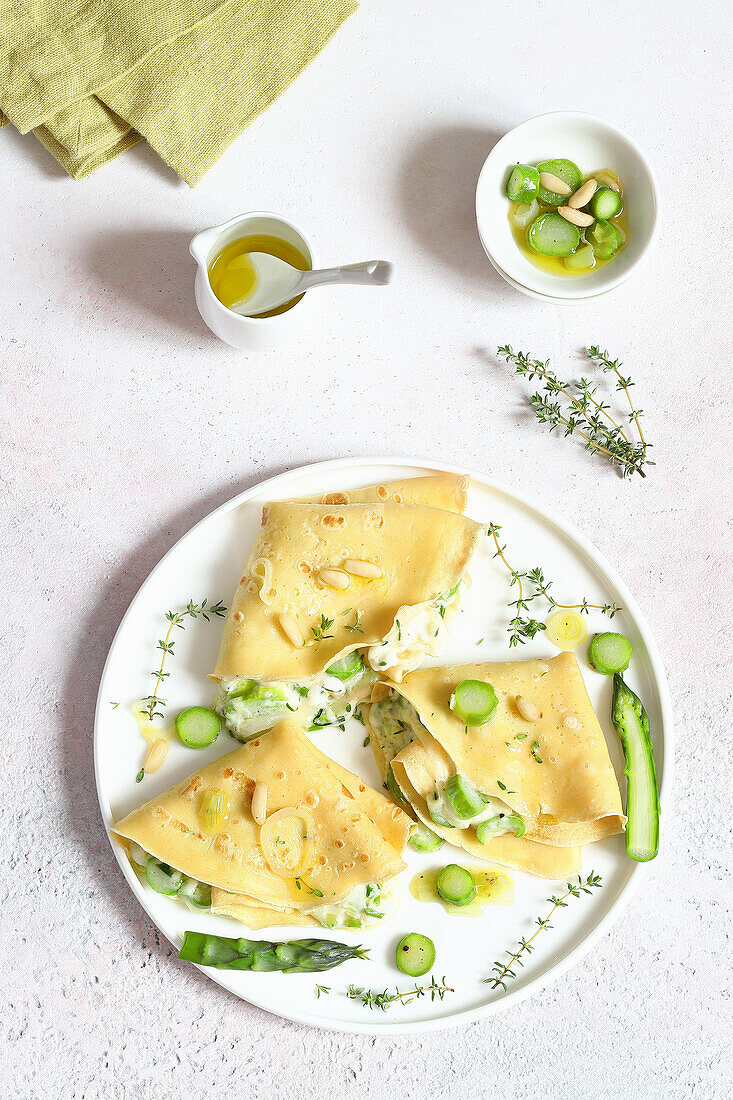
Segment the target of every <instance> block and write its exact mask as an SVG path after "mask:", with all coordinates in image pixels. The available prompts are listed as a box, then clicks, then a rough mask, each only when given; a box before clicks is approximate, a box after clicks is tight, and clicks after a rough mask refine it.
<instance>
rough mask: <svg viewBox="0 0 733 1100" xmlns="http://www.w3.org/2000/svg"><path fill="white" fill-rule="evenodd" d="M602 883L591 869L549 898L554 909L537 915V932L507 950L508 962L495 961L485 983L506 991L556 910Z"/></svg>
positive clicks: (548, 926)
mask: <svg viewBox="0 0 733 1100" xmlns="http://www.w3.org/2000/svg"><path fill="white" fill-rule="evenodd" d="M602 885H603V882H602V880H601V876H600V875H595V874H594V873H593V872H592V871H591V873H590V874H589V875H588V878H587V879H585V881H584V880H583V879H582V878H581V876H580V875H578V881H577V883H572V882H568V883H567V890H566V891H565V893H564V894H561V895H560V897H555V896H554V895H553V896H552V897H550V898H548V899H547V900H548V902H549V903H550V904H551V905H552V909H550V911H549V913H548V914H547V916H546V917H537V919H536V921H535V924H536V925H537V929H536V930H535V932H534V933H533V934H532V935H531V936H530V937H529V939H525V938H524V937H522V938H521V939H520V940H518V942H517V950H516V951H509V950H507V951H505V952H504V954H505V955H506V956H507V960H506V962H501V961H497V962H495V963H493V965H492V967H491V969H492V971H493V974H492V975H491V976H490V977H488V978H484V979H483V981H484V983H488V984H489V985H490V986H491V988H492V989H498V988H499V986H501V988H502V989H503V990H504V992H505V993H506V991H507V988H506V983H507V982H508V981H510V980H511V979H512V978H516V976H517V971H516V970H515V969H514V968H515V967H517V966H524V959H523V958H522V956H523V955H525V954H527V955H529V954H531V952H532V951H534V941H535V939H536V938H537V936H539V934H540V932H541V931H542V930H543V929H547V930H549V929H551V928H552V925H551V924H550V920H551V919H552V917H553V916H554V914H555V912H556V911H557V910H558V909H560V908H563V909H564V908H565V907H566V906H567V903H568V901H567V899H568V898H570V897H573V898H579V897H580V895H581V893H583V894H590V893H592V892H593V890H594V889H600V888H601V886H602Z"/></svg>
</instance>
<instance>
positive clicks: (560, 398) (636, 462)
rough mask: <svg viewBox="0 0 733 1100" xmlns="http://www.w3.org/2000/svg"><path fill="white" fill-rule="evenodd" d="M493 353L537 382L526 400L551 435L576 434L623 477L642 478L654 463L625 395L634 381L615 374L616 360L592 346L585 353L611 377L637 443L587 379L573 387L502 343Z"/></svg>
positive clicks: (618, 372) (618, 367)
mask: <svg viewBox="0 0 733 1100" xmlns="http://www.w3.org/2000/svg"><path fill="white" fill-rule="evenodd" d="M497 354H498V355H500V356H502V357H503V358H504V359H506V361H507V362H508V363H511V365H512V366H513V367H514V369H515V371H516V373H517V374H519V375H524V376H526V377H527V378H528V379H529V381H530V382H531V381H533V380H534V379H535V378H538V379H540V381H541V385H542V390H541V391H538V392H537V393H534V394H532V396H531V397H530V399H529V400H530V405H531V406H532V409H533V410H534V413H535V416H536V417H537V419H538V420H539V422H540V424H547V425H548V426H549V429H550V431H551V432H553V431H555V429H556V428H561V429H562V430H563V434H564V435H565V436H570V435H575V436H577V437H578V438H579V439H581V440H582V441H583V446H584V448H585V450H586V451H594V452H595V453H597V454H600V455H602V457H603V458H605V459H607V460H608V461H609V462H610V463H611V464H612V465H613V466H616V467H617V468H618V469H619V470H620V472H621V475H622V476H623V477H630V476H631V475H632V474H634V473H637V474H639V475H640V476H641V477H646V474H645V473H644V467H645V466H653V465H654V463H653V462H652V461H651V459H650V458H649V457H648V455H647V451H648V450H649V447H650V444H649V443H647V441H646V439H645V438H644V433H643V432H642V429H641V423H640V419H641V416H642V410H641V409H637V408H636V407H635V406H634V402H633V400H632V397H631V387H632V386H633V385H634V383H633V382H632V380H631V378H630V377H624V376H623V375H622V374H621V367H622V366H623V364H622V363H621V361H620V360H618V359H611V358H610V356H609V354H608V352H607V351H601V350H600V348H598V347H597V346H595V345H594V346H593V347H590V348H587V349H586V355H587V356H588V358H589V359H590V360H591V362H593V363H596V364H598V365H600V366H601V368H602V370H603V372H604V373H609V372H610V373H612V374H613V375H615V377H616V389H617V390H622V391H623V392H624V393H625V395H626V398H627V400H628V404H629V408H630V413H629V423H630V424H633V425H634V428H635V429H636V433H637V435H638V437H639V439H638V442H636V441H634V440H633V439H632V438H631V435H630V434H629V432H627V431H626V430H624V428H623V426H622V425H621V424H620V423H619V422H618V420H616V419H615V418H614V417H613V416H612V415H611V413H610V411H609V409H610V406H609V405H608V403H607V402H606V401H604V400H603V396H602V395H600V396H599V394H598V387H597V386H596V385H595V384H594V383H593V382H591V381H589V380H588V379H587V378H581V379H580V381H579V382H575V383H573V382H564V381H561V380H560V379H559V378H558V376H557V375H556V374H555V372H554V371H553V370H551V369H550V361H549V359H547V360H545V361H544V362H543V361H542V360H540V359H531V358H530V357H529V356H528V355H527V354H525V352H522V351H520V352H516V353H515V352H514V351H513V349H512V348H511V347H510V346H509V345H508V344H507V345H505V346H504V347H502V348H499V349H498V351H497Z"/></svg>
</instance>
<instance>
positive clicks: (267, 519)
mask: <svg viewBox="0 0 733 1100" xmlns="http://www.w3.org/2000/svg"><path fill="white" fill-rule="evenodd" d="M262 524H263V525H262V528H261V530H260V533H259V535H258V538H257V541H256V542H255V546H254V548H253V550H252V553H251V555H250V558H249V561H248V563H247V566H246V568H245V570H244V574H243V576H242V579H241V582H240V585H239V588H238V589H237V592H236V595H235V597H234V600H233V601H232V604H231V606H230V609H229V613H228V615H227V619H226V622H225V625H224V631H223V635H222V641H221V647H220V650H219V656H218V659H217V662H216V666H215V668H214V672H213V674H212V678H213V679H216V680H226V679H233V678H238V677H242V678H252V679H255V680H285V681H290V682H297V683H299V684H308V683H313V682H314V681H315V680H316V679H317V678H318V677H319V675H320V674H322V673H323V671H324V669H325V668H327V667H328V666H330V665H331V664H333V663H334V662H335V661H337V660H339V659H340V658H341V657H342V656H344V655H345V654H348V653H350V652H352V651H353V650H355V649H362V648H363V647H368V646H371V645H374V644H378V643H380V642H381V641H382V639H384V638H385V637H386V636H387V634H388V633H389V632H390V630H391V629H392V628H393V626H394V624H395V620H396V619H397V617H398V614H399V612H400V610H401V609H402V608H412V607H415V606H416V605H420V606H421V605H423V604H425V603H428V602H431V601H435V600H437V599H438V598H439V597H441V596H443V595H446V594H447V593H449V592H451V591H452V590H454V589H455V588H456V586H457V585H458V584H459V583H460V581H461V579H462V577H463V575H464V573H465V570H466V567H467V565H468V562H469V560H470V558H471V555H472V553H473V552H474V550H475V548H476V546H477V545H478V543H479V540H480V539H481V538H482V537H483V534H484V529H483V527H482V526H481V525H480V524H478V523H474V522H473V521H472V520H470V519H466V518H465V517H464V516H462V515H460V514H459V513H457V512H450V511H446V510H445V509H438V508H429V507H425V506H423V505H417V504H397V503H394V502H387V503H383V504H348V505H322V504H297V503H290V502H288V501H281V502H275V503H273V504H268V505H265V507H264V509H263V519H262ZM348 559H356V560H358V561H365V562H369V563H372V564H374V565H376V566H378V567H379V568H380V569H381V570H382V571H383V575H382V576H381V577H379V578H377V579H368V578H363V577H358V576H352V577H351V578H350V581H349V587H348V588H346V589H345V590H340V589H337V588H335V587H332V586H331V585H329V584H326V583H324V582H323V580H322V579H321V577H320V574H321V572H322V570H324V569H340V568H341V567H342V566H343V564H344V563H345V562H346V561H348ZM282 616H288V617H289V619H290V620H292V621H293V622H294V623H295V625H296V627H297V629H298V631H299V632H300V635H301V636H302V638H303V639H304V640H305V644H303V645H298V644H294V642H293V641H292V640H291V639H290V638H289V637H288V636H287V633H286V631H285V630H284V629H283V625H282V619H281V617H282ZM433 616H434V617H435V619H436V625H435V633H436V635H437V633H438V627H440V620H439V619H438V617H437V611H436V610H435V609H434V610H433ZM405 635H406V639H408V631H407V623H405ZM432 636H433V630H432V629H431V631H430V639H428V640H427V641H425V640H424V644H425V645H426V646H427V647H428V651H429V643H430V641H431V640H432ZM405 645H407V640H406V642H405ZM413 667H414V665H413ZM387 671H389V670H387ZM393 675H394V678H396V677H397V676H398V675H399V671H398V669H396V668H395V669H394V670H393Z"/></svg>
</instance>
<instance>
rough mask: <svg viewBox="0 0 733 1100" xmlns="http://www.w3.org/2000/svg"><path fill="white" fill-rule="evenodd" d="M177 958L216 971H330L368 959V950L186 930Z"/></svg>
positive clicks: (329, 942)
mask: <svg viewBox="0 0 733 1100" xmlns="http://www.w3.org/2000/svg"><path fill="white" fill-rule="evenodd" d="M178 958H179V959H183V960H184V961H185V962H193V963H198V964H199V966H215V967H216V968H217V970H253V971H259V972H262V971H268V970H282V971H283V973H284V974H293V973H301V974H303V973H305V974H307V973H313V972H315V971H319V970H331V969H332V968H333V967H334V966H339V965H340V964H341V963H342V962H346V961H347V960H348V959H366V958H367V950H366V948H363V947H352V946H351V945H350V944H346V943H336V942H335V941H334V940H292V941H291V942H290V943H272V942H271V941H270V940H246V939H235V938H233V937H231V936H210V935H208V934H207V933H206V932H186V933H185V934H184V937H183V945H182V947H181V950H180V951H179V953H178Z"/></svg>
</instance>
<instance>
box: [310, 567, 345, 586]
mask: <svg viewBox="0 0 733 1100" xmlns="http://www.w3.org/2000/svg"><path fill="white" fill-rule="evenodd" d="M318 579H319V581H321V582H322V583H323V584H327V585H328V586H329V588H341V589H344V588H348V587H349V585H350V584H351V578H350V577H349V574H348V573H345V572H344V571H343V569H322V570H321V572H320V573H319V574H318Z"/></svg>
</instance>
